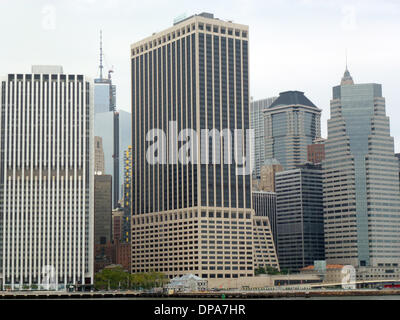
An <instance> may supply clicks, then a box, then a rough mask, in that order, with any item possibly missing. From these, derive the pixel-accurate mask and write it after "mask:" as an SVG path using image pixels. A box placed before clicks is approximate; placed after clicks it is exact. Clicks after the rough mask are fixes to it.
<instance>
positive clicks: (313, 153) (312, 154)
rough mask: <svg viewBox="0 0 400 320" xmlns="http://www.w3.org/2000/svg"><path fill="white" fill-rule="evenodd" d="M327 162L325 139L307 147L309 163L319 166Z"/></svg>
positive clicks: (317, 140)
mask: <svg viewBox="0 0 400 320" xmlns="http://www.w3.org/2000/svg"><path fill="white" fill-rule="evenodd" d="M324 160H325V139H316V140H314V143H313V144H310V145H308V146H307V161H308V162H311V163H314V164H318V163H322V161H324Z"/></svg>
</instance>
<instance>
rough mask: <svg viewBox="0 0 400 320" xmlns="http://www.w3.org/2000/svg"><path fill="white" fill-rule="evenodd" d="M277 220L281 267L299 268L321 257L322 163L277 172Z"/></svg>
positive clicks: (322, 212)
mask: <svg viewBox="0 0 400 320" xmlns="http://www.w3.org/2000/svg"><path fill="white" fill-rule="evenodd" d="M275 182H276V194H277V205H276V207H277V208H276V223H277V243H278V246H277V247H278V258H279V263H280V266H281V268H285V269H289V270H292V271H298V270H299V269H301V268H303V267H306V266H308V265H312V264H314V261H316V260H324V258H325V255H324V210H323V193H322V168H321V165H313V164H309V163H308V164H304V165H300V166H298V167H297V168H296V169H293V170H288V171H282V172H278V173H276V181H275Z"/></svg>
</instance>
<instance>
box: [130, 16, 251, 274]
mask: <svg viewBox="0 0 400 320" xmlns="http://www.w3.org/2000/svg"><path fill="white" fill-rule="evenodd" d="M131 63H132V65H131V69H132V97H133V101H132V103H133V105H132V118H133V128H134V131H133V133H132V135H133V139H132V143H133V148H134V149H135V152H134V156H133V163H134V164H135V165H134V167H133V173H132V179H133V181H132V185H133V191H132V194H133V198H132V201H133V203H132V221H131V223H132V272H146V271H150V270H155V271H159V272H163V273H165V274H167V275H168V276H169V277H171V278H172V277H176V276H181V275H183V274H186V273H193V274H195V275H197V276H200V277H202V278H237V277H240V276H249V277H251V276H253V275H254V255H253V254H254V251H253V245H254V244H253V216H254V210H253V209H252V204H251V201H252V200H251V176H250V175H237V174H236V169H237V167H238V164H237V163H236V162H233V161H232V163H225V161H221V162H220V163H215V162H209V163H204V162H202V161H201V158H200V156H201V154H203V155H204V154H206V150H209V151H210V154H212V153H213V152H212V151H213V146H214V145H213V144H211V143H210V145H209V148H206V149H201V148H200V144H198V145H197V148H193V149H194V150H197V154H196V155H195V156H194V159H192V161H189V162H188V163H186V164H185V163H180V162H179V163H178V162H175V161H174V160H175V159H176V158H175V157H176V155H177V152H176V151H177V149H175V147H176V145H175V144H174V142H175V143H176V140H173V139H174V138H173V135H174V133H176V134H178V133H180V132H181V130H182V129H187V128H189V129H193V130H195V132H196V137H197V139H198V140H200V138H201V137H200V132H201V130H202V129H203V130H204V129H218V130H219V131H220V132H222V131H223V129H228V130H231V132H233V130H234V129H249V100H250V99H249V87H248V86H249V75H248V27H247V26H244V25H240V24H234V23H232V22H224V21H222V20H219V19H214V18H213V15H212V14H207V13H203V14H200V15H195V16H192V17H189V18H187V19H185V20H184V21H180V22H177V23H176V24H175V25H174V26H173V27H171V28H169V29H167V30H165V31H162V32H159V33H157V34H154V35H153V36H151V37H149V38H146V39H145V40H143V41H140V42H138V43H135V44H133V45H132V46H131ZM171 121H173V124H172V126H171ZM174 123H175V125H176V127H174ZM151 129H160V130H161V131H162V132H164V133H165V134H166V141H171V140H172V146H171V144H169V145H166V146H165V148H163V149H162V150H161V151H164V152H161V156H160V157H161V158H162V156H163V155H165V162H164V163H162V162H161V163H160V162H157V161H155V155H153V154H150V158H147V159H146V153H147V151H148V150H147V146H148V142H146V135H148V132H149V130H151ZM228 140H229V139H228ZM231 141H232V145H233V144H234V141H233V139H232V140H231ZM193 143H194V142H193V140H191V141H190V146H192V147H193V146H194V144H193ZM225 143H226V141H225ZM228 146H229V143H228ZM193 149H192V150H193ZM214 150H215V146H214ZM228 156H229V155H228ZM152 163H153V164H152ZM154 163H155V164H154Z"/></svg>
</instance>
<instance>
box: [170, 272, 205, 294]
mask: <svg viewBox="0 0 400 320" xmlns="http://www.w3.org/2000/svg"><path fill="white" fill-rule="evenodd" d="M167 289H169V290H174V291H175V292H194V291H206V290H207V289H208V281H207V279H202V278H200V277H197V276H195V275H194V274H185V275H183V276H182V277H176V278H173V279H171V282H170V283H169V284H168V286H167Z"/></svg>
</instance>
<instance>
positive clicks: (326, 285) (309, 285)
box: [260, 279, 400, 290]
mask: <svg viewBox="0 0 400 320" xmlns="http://www.w3.org/2000/svg"><path fill="white" fill-rule="evenodd" d="M373 284H376V285H379V284H382V285H385V284H387V285H396V284H397V285H400V279H385V280H382V279H380V280H359V281H353V282H348V283H345V285H355V286H356V287H357V286H360V285H361V286H363V285H373ZM342 286H343V283H342V282H321V283H307V284H292V285H283V286H275V287H271V288H269V290H279V289H285V288H293V289H296V288H297V289H318V288H332V287H342ZM260 290H262V289H260Z"/></svg>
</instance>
